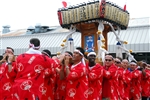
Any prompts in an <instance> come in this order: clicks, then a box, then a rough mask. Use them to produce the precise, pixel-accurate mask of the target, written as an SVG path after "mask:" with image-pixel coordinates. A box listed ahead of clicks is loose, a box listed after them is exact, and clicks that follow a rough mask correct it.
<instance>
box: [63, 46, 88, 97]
mask: <svg viewBox="0 0 150 100" xmlns="http://www.w3.org/2000/svg"><path fill="white" fill-rule="evenodd" d="M72 60H73V65H72V66H71V68H69V57H65V67H66V76H67V77H66V78H67V87H66V99H65V100H88V78H87V69H86V65H84V64H85V62H84V49H83V48H81V47H77V48H76V50H74V52H73V57H72Z"/></svg>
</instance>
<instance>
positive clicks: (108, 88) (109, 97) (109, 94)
mask: <svg viewBox="0 0 150 100" xmlns="http://www.w3.org/2000/svg"><path fill="white" fill-rule="evenodd" d="M104 69H105V70H104V78H103V83H102V98H103V100H118V99H119V97H118V93H117V90H118V81H117V80H118V79H117V66H115V64H114V59H113V57H112V56H111V55H106V56H105V62H104Z"/></svg>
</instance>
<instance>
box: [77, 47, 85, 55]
mask: <svg viewBox="0 0 150 100" xmlns="http://www.w3.org/2000/svg"><path fill="white" fill-rule="evenodd" d="M76 49H77V50H79V51H80V52H81V53H82V54H83V55H84V52H85V51H84V49H83V48H81V47H77V48H76Z"/></svg>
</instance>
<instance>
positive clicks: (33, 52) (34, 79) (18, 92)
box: [10, 38, 52, 100]
mask: <svg viewBox="0 0 150 100" xmlns="http://www.w3.org/2000/svg"><path fill="white" fill-rule="evenodd" d="M39 49H40V40H39V39H38V38H31V39H30V43H29V50H28V51H27V52H25V53H23V54H20V55H18V57H17V59H16V67H15V68H14V70H12V71H11V72H10V74H11V75H10V76H12V77H15V80H14V84H13V100H41V98H42V94H45V93H46V91H47V88H46V87H45V86H44V78H45V77H44V72H45V69H47V68H52V61H51V59H50V58H48V57H47V56H44V55H42V53H41V51H39Z"/></svg>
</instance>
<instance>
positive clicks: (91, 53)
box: [87, 52, 96, 57]
mask: <svg viewBox="0 0 150 100" xmlns="http://www.w3.org/2000/svg"><path fill="white" fill-rule="evenodd" d="M90 55H95V56H96V53H95V52H90V53H88V55H87V56H88V57H89V56H90Z"/></svg>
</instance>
